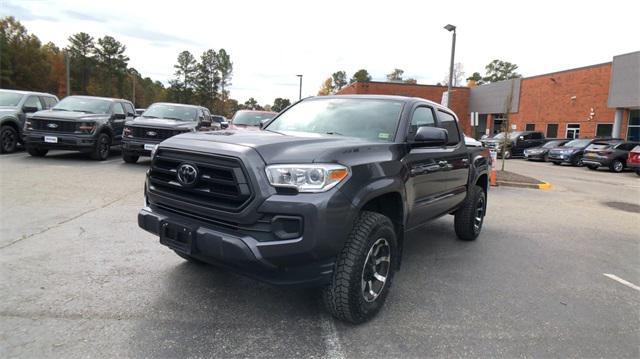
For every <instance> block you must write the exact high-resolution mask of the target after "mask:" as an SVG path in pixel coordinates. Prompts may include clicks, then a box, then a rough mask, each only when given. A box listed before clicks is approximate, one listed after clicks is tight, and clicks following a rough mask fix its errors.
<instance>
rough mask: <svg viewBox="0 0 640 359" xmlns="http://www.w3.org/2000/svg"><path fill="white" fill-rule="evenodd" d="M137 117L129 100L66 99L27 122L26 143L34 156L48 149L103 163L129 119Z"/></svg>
mask: <svg viewBox="0 0 640 359" xmlns="http://www.w3.org/2000/svg"><path fill="white" fill-rule="evenodd" d="M135 116H136V114H135V110H134V108H133V104H132V103H131V102H130V101H127V100H122V99H116V98H107V97H94V96H67V97H65V98H64V99H63V100H62V101H60V102H58V104H57V105H55V106H54V107H53V108H52V109H50V110H45V111H38V112H36V113H34V114H33V116H32V117H29V118H28V119H27V120H26V121H25V127H24V142H25V144H26V147H27V151H28V152H29V154H30V155H31V156H36V157H43V156H46V154H47V152H49V150H69V151H80V152H83V153H89V154H90V155H91V158H93V159H95V160H99V161H104V160H106V159H107V158H108V157H109V151H110V150H111V146H117V145H119V144H120V141H121V139H122V129H123V127H124V123H125V121H126V120H128V119H129V120H132V119H133V118H134V117H135Z"/></svg>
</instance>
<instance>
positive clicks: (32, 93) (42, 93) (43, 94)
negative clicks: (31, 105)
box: [0, 89, 57, 98]
mask: <svg viewBox="0 0 640 359" xmlns="http://www.w3.org/2000/svg"><path fill="white" fill-rule="evenodd" d="M0 92H15V93H19V94H23V95H38V96H50V97H56V98H57V96H56V95H54V94H50V93H46V92H37V91H24V90H12V89H0Z"/></svg>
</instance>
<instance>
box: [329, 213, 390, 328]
mask: <svg viewBox="0 0 640 359" xmlns="http://www.w3.org/2000/svg"><path fill="white" fill-rule="evenodd" d="M397 255H398V249H397V242H396V233H395V230H394V227H393V223H391V220H390V219H389V218H388V217H386V216H384V215H382V214H380V213H376V212H369V211H363V212H362V213H360V215H359V216H358V219H357V220H356V222H355V225H354V227H353V230H352V231H351V234H350V235H349V239H347V242H346V243H345V245H344V248H343V249H342V252H341V253H340V254H339V255H338V258H337V262H336V266H335V270H334V273H333V279H332V281H331V284H329V285H328V286H327V287H325V288H324V289H323V293H322V297H323V301H324V305H325V307H326V308H327V310H328V311H329V312H330V313H331V314H332V315H333V316H334V317H336V318H338V319H340V320H344V321H347V322H351V323H363V322H366V321H367V320H369V319H371V318H373V317H374V316H375V315H376V314H377V313H378V311H380V308H382V306H383V305H384V302H385V300H386V298H387V294H388V293H389V288H390V287H391V281H392V279H393V275H394V272H395V269H396V266H397V261H398V258H397Z"/></svg>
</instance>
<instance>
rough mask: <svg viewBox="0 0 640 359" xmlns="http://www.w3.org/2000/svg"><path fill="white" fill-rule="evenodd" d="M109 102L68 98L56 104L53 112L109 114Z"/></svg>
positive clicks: (95, 99) (97, 99) (85, 98)
mask: <svg viewBox="0 0 640 359" xmlns="http://www.w3.org/2000/svg"><path fill="white" fill-rule="evenodd" d="M110 106H111V101H109V100H103V99H99V98H89V97H74V96H69V97H67V98H65V99H64V100H62V101H60V102H58V104H57V105H55V106H54V107H53V108H52V110H53V111H73V112H84V113H109V107H110Z"/></svg>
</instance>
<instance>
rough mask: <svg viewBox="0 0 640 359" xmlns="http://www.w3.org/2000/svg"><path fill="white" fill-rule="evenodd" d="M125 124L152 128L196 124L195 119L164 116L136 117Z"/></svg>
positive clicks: (173, 127)
mask: <svg viewBox="0 0 640 359" xmlns="http://www.w3.org/2000/svg"><path fill="white" fill-rule="evenodd" d="M126 125H127V126H142V127H153V128H171V129H176V128H193V127H195V126H196V122H195V121H178V120H171V119H166V118H148V117H138V118H136V119H135V120H133V121H127V123H126Z"/></svg>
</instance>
